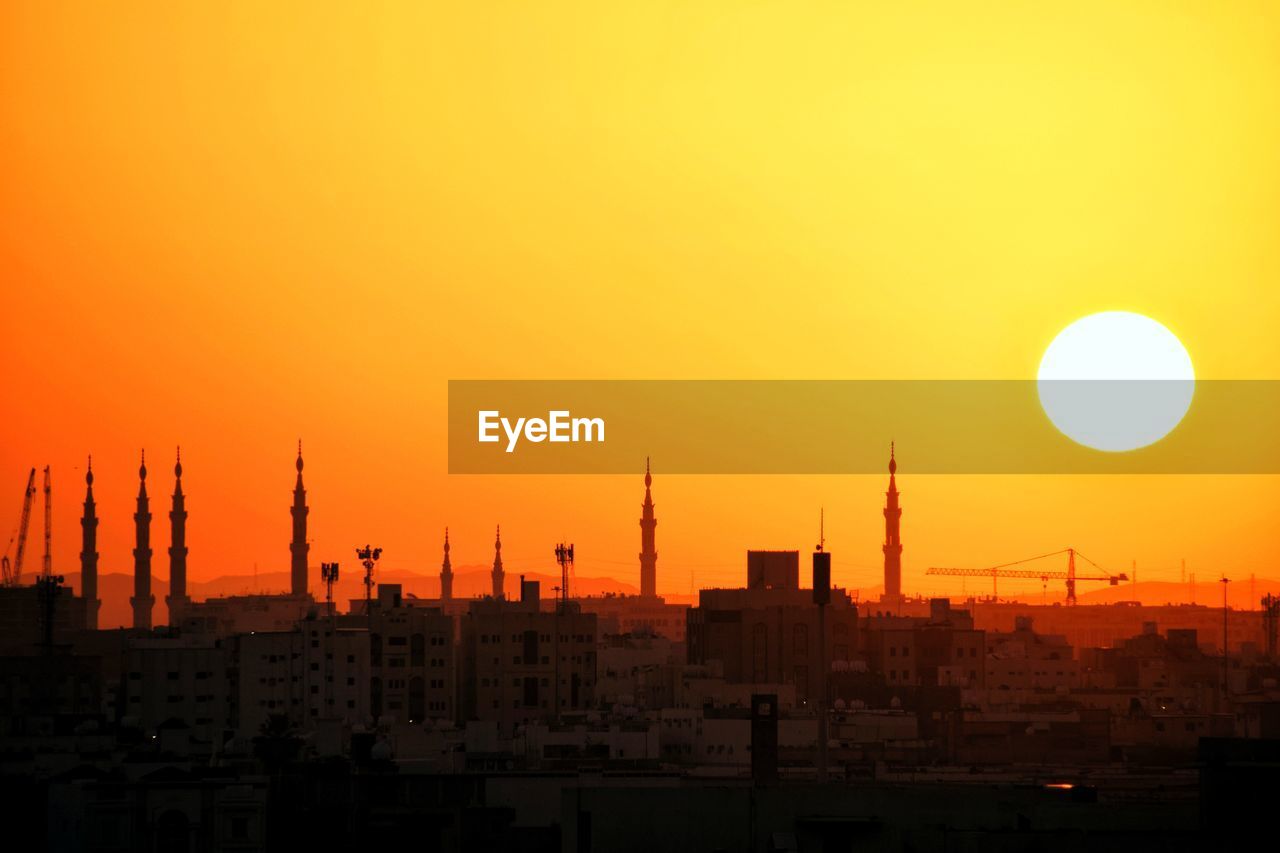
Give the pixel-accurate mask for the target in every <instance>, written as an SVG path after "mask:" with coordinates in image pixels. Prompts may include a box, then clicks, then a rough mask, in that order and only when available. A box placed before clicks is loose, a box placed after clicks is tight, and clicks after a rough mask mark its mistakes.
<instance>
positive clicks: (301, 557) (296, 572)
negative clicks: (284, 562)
mask: <svg viewBox="0 0 1280 853" xmlns="http://www.w3.org/2000/svg"><path fill="white" fill-rule="evenodd" d="M294 467H295V468H297V469H298V481H297V483H295V484H294V486H293V506H292V507H291V508H290V510H289V513H290V515H292V516H293V541H292V542H291V543H289V554H290V557H291V559H290V563H289V576H290V581H291V590H292V592H293V594H294V595H298V596H303V595H306V594H307V553H308V552H309V551H310V550H311V545H310V544H309V543H308V542H307V513H308V512H310V510H309V509H308V508H307V490H306V489H305V488H304V487H303V485H302V442H301V441H299V442H298V460H297V461H296V462H295V463H294Z"/></svg>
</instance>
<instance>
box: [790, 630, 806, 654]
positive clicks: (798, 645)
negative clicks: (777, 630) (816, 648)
mask: <svg viewBox="0 0 1280 853" xmlns="http://www.w3.org/2000/svg"><path fill="white" fill-rule="evenodd" d="M791 653H792V654H794V655H796V656H797V657H806V656H807V655H808V654H809V626H808V625H805V624H804V623H802V622H798V623H796V625H795V626H794V627H793V628H792V629H791Z"/></svg>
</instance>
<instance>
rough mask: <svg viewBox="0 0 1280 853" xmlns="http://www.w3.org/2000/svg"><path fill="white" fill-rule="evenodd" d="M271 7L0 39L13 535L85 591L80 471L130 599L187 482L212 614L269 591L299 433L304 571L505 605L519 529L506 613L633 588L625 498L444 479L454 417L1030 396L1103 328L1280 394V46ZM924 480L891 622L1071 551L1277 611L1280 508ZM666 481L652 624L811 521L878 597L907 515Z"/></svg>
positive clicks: (56, 16)
mask: <svg viewBox="0 0 1280 853" xmlns="http://www.w3.org/2000/svg"><path fill="white" fill-rule="evenodd" d="M263 5H264V4H257V3H227V4H216V5H212V6H209V7H206V8H201V9H197V8H195V7H193V6H186V5H183V6H175V5H174V4H165V3H151V4H143V3H138V4H130V5H128V6H127V7H119V6H108V5H105V4H87V3H84V4H59V3H47V2H46V3H6V4H4V6H3V7H2V8H0V280H2V281H3V286H4V290H3V292H4V303H3V306H4V310H3V312H0V365H3V369H2V373H0V375H3V377H4V379H5V382H4V391H5V406H4V417H3V426H0V433H2V434H3V443H2V444H0V528H2V529H3V530H4V532H5V538H6V539H7V534H8V529H9V528H10V526H11V525H12V524H14V523H15V522H16V517H17V511H18V508H19V500H20V497H21V487H22V481H23V478H24V476H25V471H26V469H27V468H28V467H30V466H31V465H36V464H40V465H43V464H44V463H46V462H47V463H51V464H52V465H53V468H54V471H55V477H56V478H57V479H56V486H57V488H58V492H57V496H58V501H59V502H58V504H57V507H56V509H55V553H56V558H57V560H58V562H59V563H61V566H60V567H61V568H62V569H64V570H68V571H69V570H74V568H75V565H74V556H73V555H74V554H75V553H76V552H77V551H78V550H79V544H78V538H77V535H78V530H77V526H76V524H75V519H76V516H77V514H78V507H77V506H76V505H74V504H73V503H72V500H73V498H74V499H76V500H78V499H79V497H80V492H81V488H80V480H79V477H80V476H81V474H82V470H77V466H82V464H83V463H82V460H83V457H84V455H85V454H86V453H88V452H93V453H94V455H95V470H98V471H99V472H100V476H99V480H98V483H99V488H98V496H99V501H100V504H101V514H102V515H103V516H104V519H103V523H102V534H101V535H102V540H103V541H102V545H101V546H100V550H101V551H102V553H103V561H104V566H105V567H106V568H107V569H119V570H123V569H125V568H126V567H127V566H128V565H129V560H130V558H129V556H128V549H129V547H130V537H131V529H130V527H131V522H130V520H129V518H128V515H129V513H131V512H132V507H131V500H132V495H133V493H134V491H135V489H136V480H135V474H134V469H135V468H136V453H137V449H138V448H139V447H140V446H143V445H145V446H147V447H148V448H150V449H151V451H152V456H153V459H155V460H156V462H155V463H153V466H152V471H153V472H156V473H154V474H153V477H152V481H151V482H152V493H153V495H161V496H163V495H166V494H167V492H168V490H169V488H170V485H171V482H170V480H171V478H170V476H169V472H168V461H169V459H170V458H171V453H172V447H173V445H175V444H177V443H179V442H180V443H182V444H183V446H184V463H185V469H186V478H185V481H186V490H187V492H188V494H189V495H190V499H189V508H190V511H191V522H190V525H191V532H190V535H189V538H190V546H191V558H190V562H191V567H192V573H193V575H195V576H196V577H212V576H215V575H218V574H223V573H233V572H242V571H247V570H249V568H250V567H251V566H252V565H253V563H255V562H257V563H259V564H260V565H261V566H262V567H263V568H264V569H265V568H273V569H274V568H283V567H285V566H286V565H287V562H286V561H287V541H288V526H287V525H288V516H287V505H288V501H289V490H290V488H291V487H292V467H291V463H292V447H293V442H294V441H295V440H296V437H297V436H298V435H302V436H303V437H304V440H305V442H306V447H307V449H308V453H307V480H308V486H309V487H310V489H311V492H312V498H311V503H312V507H313V510H312V536H313V538H314V545H313V550H312V556H313V558H314V559H315V560H316V561H317V562H318V561H319V560H320V559H330V558H338V559H350V555H349V553H348V548H349V547H350V546H351V545H353V544H354V543H355V542H356V541H360V542H363V541H365V540H374V541H377V542H380V543H381V544H382V545H383V546H384V547H385V548H386V549H387V552H386V562H387V564H388V565H393V566H399V567H405V568H422V569H425V568H428V567H431V566H434V565H435V564H436V563H437V562H438V553H439V551H438V545H439V539H440V531H441V529H442V528H443V527H444V525H445V524H446V523H447V524H449V525H450V526H451V527H452V528H453V530H454V531H455V535H454V539H455V550H454V558H455V563H472V562H475V563H480V562H487V561H488V560H490V559H491V552H490V542H491V539H492V536H491V531H492V525H493V523H495V522H497V521H501V522H502V523H503V525H504V530H506V531H507V535H506V538H507V539H508V542H509V545H508V550H507V554H508V556H509V558H510V561H511V565H509V569H510V568H513V567H514V569H515V570H519V569H520V568H545V567H546V566H547V565H549V564H550V560H549V559H548V557H549V554H550V548H551V546H552V544H554V542H555V541H557V540H558V539H559V538H560V537H561V536H565V537H568V538H573V539H575V540H576V541H577V542H578V544H579V552H580V553H581V554H582V556H583V560H582V563H581V564H580V566H579V571H580V572H584V573H591V574H611V575H614V576H616V577H619V578H620V579H623V580H629V581H632V582H634V581H635V578H636V574H637V571H638V569H637V567H636V561H635V552H636V551H637V550H638V547H639V543H638V533H639V529H638V526H637V525H636V519H637V518H638V512H639V501H640V498H641V490H640V481H639V470H640V467H641V465H642V460H637V472H638V473H637V476H636V478H634V479H626V478H585V477H583V478H579V477H572V478H545V477H538V478H510V479H502V478H494V477H488V478H485V477H477V478H460V477H453V478H450V477H448V476H447V475H446V474H445V444H444V426H445V417H444V414H445V412H444V403H445V390H446V388H445V382H446V380H447V379H449V378H504V377H510V378H614V377H619V378H637V377H645V378H684V377H696V378H741V377H750V378H902V377H912V378H992V377H999V378H1020V377H1030V376H1032V375H1034V370H1035V366H1036V364H1037V363H1038V361H1039V357H1040V354H1041V353H1042V351H1043V349H1044V347H1045V346H1046V345H1047V344H1048V342H1049V341H1050V340H1051V339H1052V338H1053V336H1054V335H1055V334H1056V333H1057V331H1059V330H1060V329H1061V328H1062V327H1063V326H1065V325H1066V324H1067V323H1069V322H1070V321H1071V320H1073V319H1076V318H1077V317H1079V316H1081V315H1084V314H1088V313H1092V312H1095V311H1101V310H1107V309H1126V310H1133V311H1138V312H1141V313H1144V314H1147V315H1149V316H1152V317H1154V318H1156V319H1157V320H1159V321H1160V322H1162V323H1164V324H1165V325H1166V326H1168V327H1169V328H1170V329H1171V330H1173V331H1174V332H1175V333H1176V334H1177V335H1178V336H1179V337H1180V338H1181V340H1182V341H1183V342H1184V344H1185V345H1186V347H1187V349H1188V350H1189V352H1190V353H1191V356H1192V358H1193V360H1194V362H1195V364H1196V368H1197V371H1198V374H1199V375H1200V376H1201V377H1213V378H1277V373H1278V372H1280V371H1278V368H1280V335H1277V334H1276V332H1275V329H1276V327H1277V321H1278V320H1280V289H1278V288H1277V287H1276V286H1275V284H1276V279H1277V273H1278V272H1280V241H1277V240H1276V239H1275V233H1276V226H1277V223H1278V222H1280V191H1278V190H1280V159H1278V158H1277V157H1276V156H1275V152H1276V151H1277V150H1280V86H1278V82H1280V13H1278V12H1277V10H1276V9H1275V7H1274V6H1272V5H1270V4H1267V3H1230V4H1221V3H1207V2H1205V3H1182V4H1177V3H1165V2H1160V3H1156V2H1151V3H1125V4H1116V3H1036V4H1030V3H1013V2H1010V3H993V4H977V3H968V4H955V3H936V4H931V3H915V4H912V3H903V4H871V3H862V4H854V3H826V4H796V3H762V2H751V3H743V2H725V3H700V4H689V3H644V4H630V5H629V8H627V9H621V8H617V7H618V6H620V5H621V4H599V3H582V4H519V3H481V4H432V3H404V4H379V5H378V6H377V8H376V10H374V9H371V8H369V7H368V6H367V5H359V6H351V7H348V6H347V5H346V4H341V5H339V4H332V5H326V4H289V5H284V4H281V5H276V6H274V7H273V8H271V9H264V8H261V7H262V6H263ZM888 439H889V437H888V436H886V438H885V441H886V444H887V441H888ZM901 462H902V472H901V473H902V478H901V479H902V488H903V491H904V495H903V505H904V507H905V514H904V517H903V538H904V542H905V543H906V551H905V554H904V566H905V577H906V586H907V588H908V589H920V588H922V587H921V584H922V583H923V579H921V578H919V577H918V574H919V572H920V571H921V570H922V569H923V567H924V566H927V565H930V564H935V563H943V564H952V565H955V564H960V565H967V564H973V565H983V564H986V563H990V562H1002V561H1004V560H1006V559H1016V558H1018V557H1021V556H1024V555H1027V554H1033V553H1039V552H1041V551H1044V550H1052V549H1056V548H1058V547H1062V546H1064V545H1067V544H1072V545H1076V546H1077V547H1079V548H1080V549H1081V550H1083V551H1085V552H1086V553H1089V554H1090V555H1091V556H1094V557H1095V558H1096V559H1099V560H1101V561H1105V562H1108V563H1117V564H1121V565H1122V566H1124V565H1127V564H1128V561H1129V560H1130V559H1132V558H1136V559H1138V560H1139V563H1140V565H1142V564H1146V565H1149V566H1151V567H1152V570H1151V573H1148V574H1147V575H1146V577H1148V578H1151V579H1155V577H1156V576H1159V575H1155V574H1154V573H1155V572H1157V570H1158V569H1157V567H1163V568H1160V569H1159V571H1165V572H1166V576H1167V577H1169V578H1174V577H1176V576H1177V569H1176V568H1175V567H1176V565H1177V561H1178V559H1180V558H1181V557H1186V558H1187V559H1188V561H1189V563H1190V564H1191V565H1192V566H1200V567H1201V568H1200V571H1203V572H1206V574H1213V573H1216V572H1217V571H1220V570H1225V571H1228V572H1234V573H1240V572H1251V571H1253V572H1257V573H1258V574H1259V575H1267V574H1271V575H1278V574H1280V569H1277V568H1275V562H1276V557H1277V547H1276V544H1275V538H1274V535H1273V534H1272V531H1271V528H1272V526H1273V525H1274V520H1275V518H1276V513H1277V511H1278V510H1280V480H1277V478H1269V477H1268V478H1264V477H1169V476H1166V477H1151V478H1118V479H1104V478H1097V477H1093V478H1089V477H1080V478H1072V477H1034V478H1033V477H1022V478H1018V477H1006V478H981V477H955V478H941V477H929V478H924V477H916V478H913V477H912V476H911V473H910V472H911V463H910V448H902V458H901ZM655 473H656V476H657V482H656V484H655V489H656V494H655V498H656V500H657V502H658V513H659V518H660V524H659V528H658V541H659V550H660V555H661V556H660V560H659V587H660V589H670V590H672V591H680V592H684V591H686V590H687V588H688V583H689V574H690V568H692V569H693V572H694V574H695V575H696V577H697V583H699V584H702V583H721V584H725V583H736V582H737V581H738V580H739V579H740V577H741V575H742V568H741V567H742V562H743V561H742V551H743V550H745V549H746V548H747V547H798V548H807V547H810V546H811V545H812V541H811V540H813V538H814V533H815V530H814V528H815V527H816V523H815V520H816V516H817V507H818V505H819V504H825V505H826V507H827V509H828V519H829V521H828V537H829V539H830V541H831V546H832V548H833V550H834V551H835V553H836V581H837V582H839V583H845V584H850V585H861V584H869V583H873V582H876V581H877V580H878V571H877V569H876V566H877V565H878V562H879V551H878V544H879V536H880V525H881V523H882V521H881V519H880V517H879V513H878V506H879V502H880V501H881V500H882V494H881V492H882V491H883V488H884V483H883V482H882V478H866V477H824V478H799V477H796V478H790V477H779V478H757V479H753V480H746V479H743V478H727V477H722V478H692V477H688V478H685V477H681V478H674V477H665V478H664V477H663V476H662V468H661V460H655ZM153 511H155V513H156V518H157V524H161V523H162V522H163V521H164V516H163V512H162V511H163V507H159V506H158V507H156V508H153ZM156 539H157V544H158V547H157V553H158V557H157V570H158V572H159V573H161V574H163V572H164V571H165V568H164V566H165V563H164V561H163V559H162V558H161V557H160V556H159V555H160V554H162V548H163V547H165V545H166V544H167V533H165V532H163V531H161V532H159V533H158V534H157V537H156ZM522 563H523V565H521V564H522ZM927 586H928V588H929V589H945V588H946V587H945V586H944V585H942V584H941V582H938V583H937V584H935V583H934V582H933V580H932V579H930V581H929V584H928V585H927ZM1033 586H1034V584H1033ZM957 588H958V587H957Z"/></svg>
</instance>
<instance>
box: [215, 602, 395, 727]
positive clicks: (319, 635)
mask: <svg viewBox="0 0 1280 853" xmlns="http://www.w3.org/2000/svg"><path fill="white" fill-rule="evenodd" d="M229 646H230V648H231V649H232V650H233V654H232V657H231V661H232V664H233V666H234V669H235V673H236V680H235V683H236V688H237V693H236V717H237V719H236V727H237V729H238V730H239V731H240V733H241V735H244V736H252V735H254V734H256V733H257V732H258V731H259V730H260V729H261V728H262V726H263V725H264V724H265V723H266V722H267V721H268V719H269V718H271V717H273V716H280V715H283V716H284V717H285V718H287V719H288V720H289V721H290V723H291V724H292V725H293V726H295V727H297V728H300V729H304V730H311V729H315V728H316V727H317V726H320V725H321V723H322V721H336V722H338V723H340V724H342V725H345V726H348V727H349V726H351V725H355V724H360V725H366V724H367V723H369V722H370V709H369V683H370V676H369V632H368V631H366V630H365V629H364V628H358V629H348V628H341V627H335V626H334V624H333V622H332V621H330V620H328V619H306V620H303V621H302V622H300V623H298V626H297V628H295V629H293V630H290V631H259V632H255V633H252V634H241V635H238V636H237V637H235V638H234V639H233V640H232V641H230V643H229Z"/></svg>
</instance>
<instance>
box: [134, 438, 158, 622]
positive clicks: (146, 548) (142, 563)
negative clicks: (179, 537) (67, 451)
mask: <svg viewBox="0 0 1280 853" xmlns="http://www.w3.org/2000/svg"><path fill="white" fill-rule="evenodd" d="M133 526H134V546H133V597H132V598H130V599H129V603H130V604H132V605H133V627H134V628H137V629H138V630H140V631H150V630H151V608H152V607H154V606H155V603H156V597H155V596H154V595H152V594H151V506H150V501H149V500H148V498H147V454H146V452H145V451H143V454H142V464H141V465H139V466H138V508H137V510H136V511H135V512H134V514H133Z"/></svg>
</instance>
